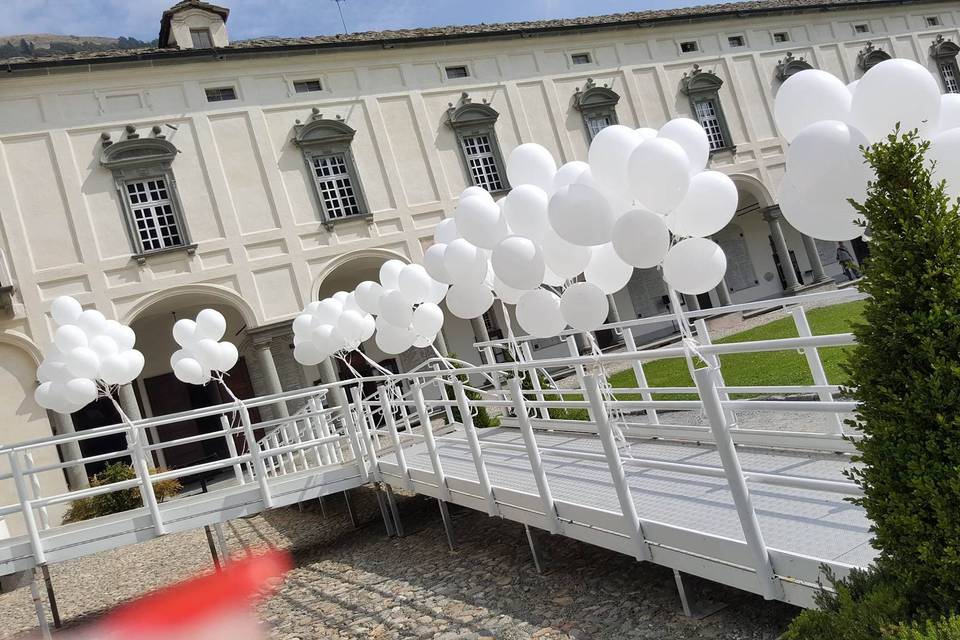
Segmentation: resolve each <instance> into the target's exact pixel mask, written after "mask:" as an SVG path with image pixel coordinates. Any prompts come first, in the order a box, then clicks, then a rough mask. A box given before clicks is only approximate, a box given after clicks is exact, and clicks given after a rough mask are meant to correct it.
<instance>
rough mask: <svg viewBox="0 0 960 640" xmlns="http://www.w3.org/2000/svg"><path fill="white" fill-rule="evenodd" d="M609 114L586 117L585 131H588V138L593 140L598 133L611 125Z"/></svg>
mask: <svg viewBox="0 0 960 640" xmlns="http://www.w3.org/2000/svg"><path fill="white" fill-rule="evenodd" d="M612 124H613V122H611V118H610V116H593V117H590V118H587V131H589V132H590V139H591V140H593V139H594V138H595V137H596V135H597V134H598V133H600V132H601V131H602V130H603V129H606V128H607V127H609V126H610V125H612Z"/></svg>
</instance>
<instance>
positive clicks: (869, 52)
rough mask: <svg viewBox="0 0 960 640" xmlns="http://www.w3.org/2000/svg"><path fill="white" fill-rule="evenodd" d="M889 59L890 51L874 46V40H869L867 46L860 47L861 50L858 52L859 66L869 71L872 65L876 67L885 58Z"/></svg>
mask: <svg viewBox="0 0 960 640" xmlns="http://www.w3.org/2000/svg"><path fill="white" fill-rule="evenodd" d="M889 59H890V54H889V53H887V52H886V51H884V50H883V49H879V48H877V47H875V46H873V43H872V42H868V43H867V46H865V47H864V48H863V49H860V52H859V53H858V54H857V66H858V67H860V68H861V69H863V70H864V71H869V70H870V68H871V67H875V66H876V65H878V64H880V63H881V62H883V61H884V60H889Z"/></svg>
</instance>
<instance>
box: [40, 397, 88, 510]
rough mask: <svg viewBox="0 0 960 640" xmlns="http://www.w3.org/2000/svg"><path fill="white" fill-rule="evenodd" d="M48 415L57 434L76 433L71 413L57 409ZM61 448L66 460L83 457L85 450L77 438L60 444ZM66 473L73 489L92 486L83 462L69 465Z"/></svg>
mask: <svg viewBox="0 0 960 640" xmlns="http://www.w3.org/2000/svg"><path fill="white" fill-rule="evenodd" d="M47 416H48V417H49V418H50V424H51V426H52V427H53V432H54V433H55V434H56V435H58V436H66V435H70V434H71V433H76V429H75V428H74V426H73V418H71V417H70V416H69V415H64V414H62V413H57V412H56V411H48V412H47ZM59 449H60V457H61V458H62V459H63V461H64V462H69V461H71V460H80V459H81V458H83V452H82V451H80V443H79V442H77V441H76V440H74V441H72V442H67V443H64V444H62V445H60V447H59ZM64 473H65V474H66V476H67V486H69V487H70V489H71V490H73V491H76V490H78V489H86V488H88V487H89V486H90V479H89V478H87V470H86V468H85V467H84V466H83V465H82V464H78V465H74V466H71V467H67V468H65V469H64Z"/></svg>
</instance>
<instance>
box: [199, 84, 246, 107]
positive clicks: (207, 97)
mask: <svg viewBox="0 0 960 640" xmlns="http://www.w3.org/2000/svg"><path fill="white" fill-rule="evenodd" d="M228 89H229V90H230V91H232V92H233V97H232V98H223V97H218V98H216V99H215V100H211V99H210V96H211V93H210V92H211V91H219V92H222V91H226V90H228ZM203 97H204V99H205V100H206V101H207V103H209V104H215V103H218V102H236V101H238V100H240V92H239V91H237V87H236V85H234V84H223V85H211V86H209V87H204V88H203Z"/></svg>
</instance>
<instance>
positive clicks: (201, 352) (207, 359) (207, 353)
mask: <svg viewBox="0 0 960 640" xmlns="http://www.w3.org/2000/svg"><path fill="white" fill-rule="evenodd" d="M192 352H193V357H194V358H196V359H197V362H199V363H200V364H201V365H202V366H203V368H204V369H205V370H206V371H210V370H215V369H216V368H217V365H219V364H220V344H219V343H218V342H217V341H216V340H212V339H210V338H202V339H200V340H197V344H196V345H194V347H193V349H192Z"/></svg>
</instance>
